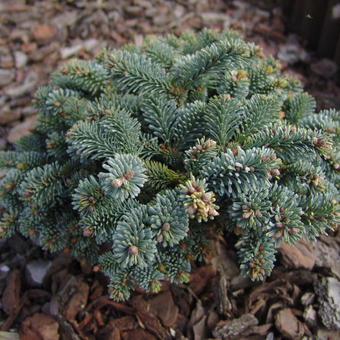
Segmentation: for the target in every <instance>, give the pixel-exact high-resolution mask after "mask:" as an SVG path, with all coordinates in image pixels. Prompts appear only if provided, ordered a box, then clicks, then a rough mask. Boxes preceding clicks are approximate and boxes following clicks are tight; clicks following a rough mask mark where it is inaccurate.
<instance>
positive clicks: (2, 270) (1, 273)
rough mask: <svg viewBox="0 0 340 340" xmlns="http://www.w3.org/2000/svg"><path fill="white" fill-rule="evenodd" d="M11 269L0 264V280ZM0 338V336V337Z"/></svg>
mask: <svg viewBox="0 0 340 340" xmlns="http://www.w3.org/2000/svg"><path fill="white" fill-rule="evenodd" d="M10 270H11V268H9V267H8V266H7V265H6V264H2V265H1V266H0V280H3V279H5V278H6V277H7V275H8V272H9V271H10ZM0 339H1V337H0Z"/></svg>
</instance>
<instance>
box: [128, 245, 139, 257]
mask: <svg viewBox="0 0 340 340" xmlns="http://www.w3.org/2000/svg"><path fill="white" fill-rule="evenodd" d="M129 254H130V255H137V254H138V247H136V246H130V247H129Z"/></svg>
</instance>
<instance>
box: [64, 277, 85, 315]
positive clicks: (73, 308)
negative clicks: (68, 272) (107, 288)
mask: <svg viewBox="0 0 340 340" xmlns="http://www.w3.org/2000/svg"><path fill="white" fill-rule="evenodd" d="M88 295H89V286H88V284H86V283H85V282H83V281H80V280H79V286H78V290H77V291H76V293H75V294H73V295H72V296H71V298H70V300H69V301H68V303H67V305H66V307H65V310H64V315H65V318H66V319H67V320H69V321H71V320H75V318H76V316H77V314H78V313H79V312H80V311H81V310H83V309H84V308H85V306H86V304H87V299H88Z"/></svg>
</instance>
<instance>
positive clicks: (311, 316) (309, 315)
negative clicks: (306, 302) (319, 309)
mask: <svg viewBox="0 0 340 340" xmlns="http://www.w3.org/2000/svg"><path fill="white" fill-rule="evenodd" d="M303 318H304V319H305V321H306V324H307V325H308V326H310V327H315V326H316V325H317V322H316V319H317V314H316V311H315V309H314V308H313V306H311V305H310V306H307V307H306V308H305V310H304V312H303Z"/></svg>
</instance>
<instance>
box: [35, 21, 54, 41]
mask: <svg viewBox="0 0 340 340" xmlns="http://www.w3.org/2000/svg"><path fill="white" fill-rule="evenodd" d="M32 34H33V37H34V39H35V40H36V41H38V42H40V43H45V42H48V41H50V40H51V39H52V38H53V37H54V36H55V34H56V29H55V28H54V27H53V26H51V25H48V24H41V25H38V26H36V27H35V28H34V29H33V31H32Z"/></svg>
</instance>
